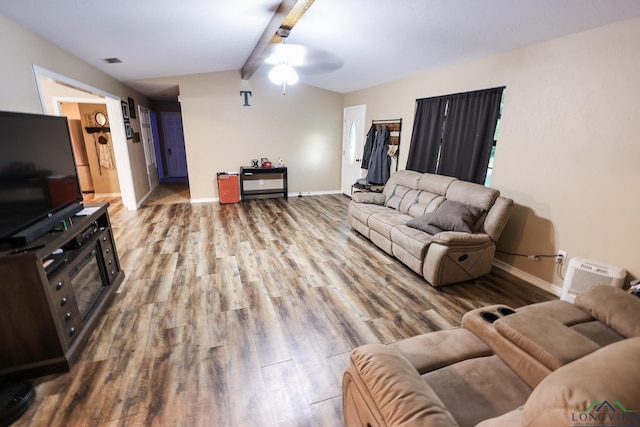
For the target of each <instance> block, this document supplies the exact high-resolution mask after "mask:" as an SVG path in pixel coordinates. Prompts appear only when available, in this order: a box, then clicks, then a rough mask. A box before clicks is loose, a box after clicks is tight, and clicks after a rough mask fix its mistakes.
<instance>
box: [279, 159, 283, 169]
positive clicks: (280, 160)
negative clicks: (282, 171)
mask: <svg viewBox="0 0 640 427" xmlns="http://www.w3.org/2000/svg"><path fill="white" fill-rule="evenodd" d="M278 167H279V168H282V167H284V159H278Z"/></svg>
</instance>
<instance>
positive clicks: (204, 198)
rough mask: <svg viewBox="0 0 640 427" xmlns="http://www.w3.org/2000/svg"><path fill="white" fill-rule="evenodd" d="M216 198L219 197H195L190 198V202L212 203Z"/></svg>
mask: <svg viewBox="0 0 640 427" xmlns="http://www.w3.org/2000/svg"><path fill="white" fill-rule="evenodd" d="M218 200H220V198H218V197H202V198H197V199H194V198H192V199H191V200H190V203H191V204H195V203H212V202H217V201H218Z"/></svg>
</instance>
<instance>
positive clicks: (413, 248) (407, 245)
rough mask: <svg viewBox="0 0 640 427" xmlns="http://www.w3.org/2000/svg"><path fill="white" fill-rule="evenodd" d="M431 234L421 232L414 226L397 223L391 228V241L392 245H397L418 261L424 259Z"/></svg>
mask: <svg viewBox="0 0 640 427" xmlns="http://www.w3.org/2000/svg"><path fill="white" fill-rule="evenodd" d="M431 239H432V236H431V235H430V234H426V233H423V232H422V231H420V230H417V229H415V228H410V227H407V226H406V225H399V226H397V227H395V228H393V229H392V230H391V241H392V242H393V245H394V246H399V247H401V248H403V249H404V250H405V251H407V252H408V253H409V254H410V255H411V256H413V257H414V258H416V259H417V260H419V261H420V265H422V261H423V260H424V256H425V254H426V251H427V248H428V247H429V244H430V243H431Z"/></svg>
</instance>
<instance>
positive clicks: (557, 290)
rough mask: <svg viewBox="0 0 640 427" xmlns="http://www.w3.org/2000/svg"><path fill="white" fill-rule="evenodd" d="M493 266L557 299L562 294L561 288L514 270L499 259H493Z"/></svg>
mask: <svg viewBox="0 0 640 427" xmlns="http://www.w3.org/2000/svg"><path fill="white" fill-rule="evenodd" d="M493 265H494V266H495V267H496V268H499V269H500V270H502V271H506V272H507V273H509V274H513V275H514V276H516V277H517V278H518V279H522V280H524V281H525V282H528V283H531V284H532V285H533V286H536V287H538V288H540V289H542V290H544V291H547V292H549V293H552V294H554V295H556V296H557V297H560V295H561V294H562V287H560V286H557V285H554V284H553V283H549V282H547V281H545V280H542V279H540V278H539V277H536V276H534V275H532V274H529V273H527V272H526V271H522V270H520V269H519V268H516V267H514V266H512V265H509V264H507V263H506V262H504V261H500V260H499V259H495V258H494V260H493Z"/></svg>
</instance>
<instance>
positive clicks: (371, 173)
mask: <svg viewBox="0 0 640 427" xmlns="http://www.w3.org/2000/svg"><path fill="white" fill-rule="evenodd" d="M388 140H389V126H385V127H383V128H381V129H380V130H378V132H377V133H376V137H375V142H374V144H373V151H372V153H371V162H370V164H369V170H368V172H367V181H368V182H370V183H372V184H383V185H384V184H386V183H387V180H389V175H390V169H391V157H389V154H388V153H387V142H388Z"/></svg>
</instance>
